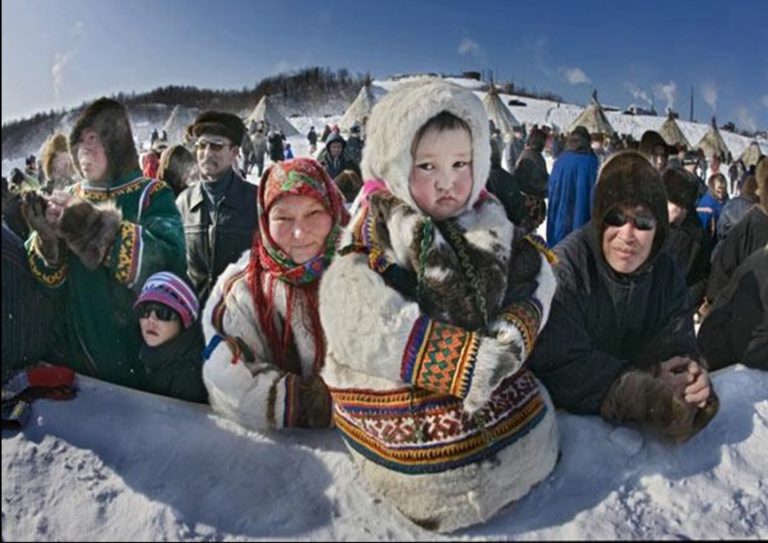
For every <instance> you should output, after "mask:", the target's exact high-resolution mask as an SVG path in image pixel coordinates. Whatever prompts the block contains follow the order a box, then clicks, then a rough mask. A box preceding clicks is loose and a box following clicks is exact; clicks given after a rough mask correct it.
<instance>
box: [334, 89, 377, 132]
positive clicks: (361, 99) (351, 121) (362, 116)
mask: <svg viewBox="0 0 768 543" xmlns="http://www.w3.org/2000/svg"><path fill="white" fill-rule="evenodd" d="M375 101H376V99H375V98H374V96H373V91H372V90H371V85H370V84H365V85H363V87H362V88H361V89H360V92H358V93H357V97H356V98H355V99H354V100H353V101H352V103H351V104H350V105H349V107H348V108H347V111H345V112H344V116H343V117H342V118H341V121H339V128H340V129H341V131H342V132H349V129H350V128H352V126H353V125H355V124H358V125H360V126H361V127H362V126H363V125H364V124H365V120H366V119H367V118H368V117H369V116H370V114H371V109H373V104H374V103H375Z"/></svg>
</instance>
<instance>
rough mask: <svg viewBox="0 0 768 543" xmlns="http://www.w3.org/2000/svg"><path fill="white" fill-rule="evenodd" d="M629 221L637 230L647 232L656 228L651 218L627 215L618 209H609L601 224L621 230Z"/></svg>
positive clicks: (654, 220) (654, 221)
mask: <svg viewBox="0 0 768 543" xmlns="http://www.w3.org/2000/svg"><path fill="white" fill-rule="evenodd" d="M629 221H632V224H633V225H634V226H635V228H637V229H638V230H645V231H647V230H653V229H654V228H656V219H654V218H653V217H649V216H648V215H635V216H632V215H627V214H626V213H624V211H622V210H621V209H618V208H613V209H611V210H610V211H609V212H608V213H607V214H606V215H605V219H603V222H604V223H605V224H607V225H608V226H615V227H617V228H621V227H622V226H624V225H625V224H627V223H628V222H629Z"/></svg>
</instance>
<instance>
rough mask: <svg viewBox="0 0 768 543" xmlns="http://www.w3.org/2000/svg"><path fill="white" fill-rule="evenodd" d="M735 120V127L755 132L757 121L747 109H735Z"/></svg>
mask: <svg viewBox="0 0 768 543" xmlns="http://www.w3.org/2000/svg"><path fill="white" fill-rule="evenodd" d="M763 98H765V97H763ZM736 120H737V121H738V122H737V125H738V127H739V128H743V129H746V130H757V121H755V117H754V116H753V115H752V112H751V111H750V110H749V108H746V107H744V106H741V107H738V108H736Z"/></svg>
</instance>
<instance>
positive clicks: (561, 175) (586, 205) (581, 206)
mask: <svg viewBox="0 0 768 543" xmlns="http://www.w3.org/2000/svg"><path fill="white" fill-rule="evenodd" d="M597 163H598V161H597V156H596V155H595V153H594V152H592V149H591V147H590V137H589V132H587V129H586V128H584V127H583V126H577V127H576V128H575V129H574V130H573V132H571V134H570V135H569V136H568V140H567V142H566V144H565V151H563V153H562V154H561V155H560V158H558V159H557V160H556V161H555V165H554V167H553V168H552V173H551V174H550V176H549V191H548V200H549V204H548V209H547V243H548V244H549V246H550V247H554V246H555V245H557V244H558V242H560V240H562V239H563V238H564V237H566V236H567V235H568V234H570V233H571V232H572V231H574V230H577V229H578V228H579V227H581V226H583V225H585V224H586V223H588V222H589V219H590V217H591V215H592V193H593V191H594V188H595V180H596V179H597V165H598V164H597Z"/></svg>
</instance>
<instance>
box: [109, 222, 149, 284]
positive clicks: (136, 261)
mask: <svg viewBox="0 0 768 543" xmlns="http://www.w3.org/2000/svg"><path fill="white" fill-rule="evenodd" d="M141 232H142V228H141V226H139V225H138V224H136V223H132V222H130V221H121V222H120V230H119V232H118V234H117V238H116V239H115V244H116V245H117V246H118V248H119V249H118V257H117V269H116V270H115V279H117V280H118V281H120V282H121V283H124V284H125V285H127V286H128V287H131V286H133V284H134V283H135V282H136V278H137V277H138V275H139V270H141V256H142V249H143V248H144V247H143V246H144V244H143V242H142V239H141Z"/></svg>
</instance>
